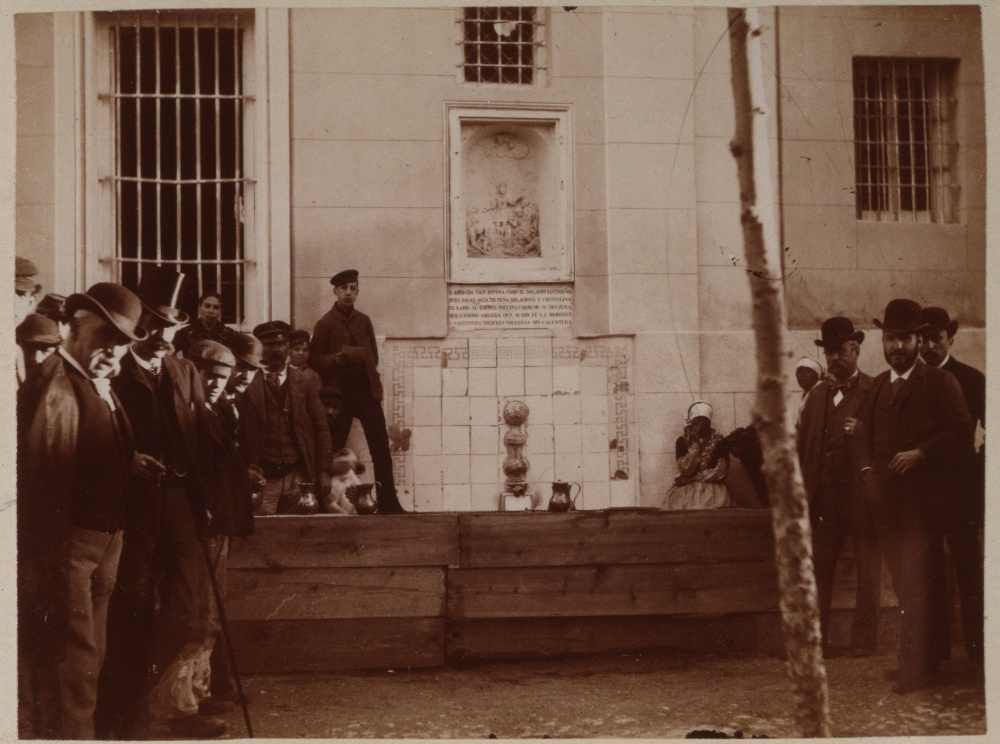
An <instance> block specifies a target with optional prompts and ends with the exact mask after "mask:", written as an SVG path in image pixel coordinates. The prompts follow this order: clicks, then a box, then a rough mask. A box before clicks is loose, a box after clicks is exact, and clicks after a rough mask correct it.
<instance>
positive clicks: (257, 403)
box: [239, 367, 333, 483]
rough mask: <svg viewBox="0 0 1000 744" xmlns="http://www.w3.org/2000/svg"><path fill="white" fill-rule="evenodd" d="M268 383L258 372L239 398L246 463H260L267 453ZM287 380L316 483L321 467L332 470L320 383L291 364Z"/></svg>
mask: <svg viewBox="0 0 1000 744" xmlns="http://www.w3.org/2000/svg"><path fill="white" fill-rule="evenodd" d="M266 384H267V383H266V382H265V381H264V375H263V373H260V374H257V375H255V376H254V378H253V382H251V383H250V386H249V387H248V388H247V389H246V391H245V392H244V393H243V395H242V397H241V398H240V399H239V403H240V405H239V410H240V453H241V454H242V455H243V459H244V460H245V461H246V463H247V465H260V458H261V456H262V455H263V454H264V439H265V435H266V434H267V402H266V399H265V395H266V394H267V391H266V390H265V389H264V385H266ZM286 384H287V385H288V390H287V393H286V394H287V396H288V403H289V406H290V410H291V414H292V430H293V431H294V432H295V441H296V443H297V444H298V445H299V449H300V450H301V451H302V456H303V458H304V459H305V461H306V469H307V470H308V471H309V477H310V478H311V479H312V481H313V482H314V483H316V482H318V480H317V478H318V476H319V471H320V470H330V468H331V467H332V465H333V449H332V445H331V441H330V427H329V425H328V424H327V420H326V409H325V408H323V403H322V402H321V401H320V399H319V383H318V382H317V381H316V379H315V378H313V377H307V376H305V375H303V374H302V373H301V372H299V371H298V370H297V369H295V368H294V367H289V368H288V377H287V378H286Z"/></svg>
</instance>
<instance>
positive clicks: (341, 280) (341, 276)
mask: <svg viewBox="0 0 1000 744" xmlns="http://www.w3.org/2000/svg"><path fill="white" fill-rule="evenodd" d="M357 280H358V272H357V270H356V269H345V270H344V271H340V272H338V273H336V274H334V275H333V277H332V278H331V279H330V284H332V285H333V286H335V287H339V286H340V285H341V284H350V283H351V282H356V281H357Z"/></svg>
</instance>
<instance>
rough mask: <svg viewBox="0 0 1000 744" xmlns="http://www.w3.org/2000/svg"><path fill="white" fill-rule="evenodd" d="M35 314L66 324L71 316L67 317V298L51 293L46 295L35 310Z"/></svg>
mask: <svg viewBox="0 0 1000 744" xmlns="http://www.w3.org/2000/svg"><path fill="white" fill-rule="evenodd" d="M35 312H36V313H38V314H39V315H44V316H45V317H46V318H51V319H52V320H54V321H56V322H57V323H66V322H68V321H69V316H68V315H66V298H65V297H63V296H62V295H60V294H52V293H49V294H47V295H45V296H44V297H43V298H42V299H41V301H40V302H39V303H38V307H36V308H35Z"/></svg>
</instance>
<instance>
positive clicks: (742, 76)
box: [728, 8, 830, 737]
mask: <svg viewBox="0 0 1000 744" xmlns="http://www.w3.org/2000/svg"><path fill="white" fill-rule="evenodd" d="M728 15H729V40H730V56H731V61H732V73H733V98H734V100H735V103H736V135H735V137H734V138H733V141H732V145H731V147H732V151H733V156H734V157H735V158H736V163H737V170H738V174H739V183H740V209H741V213H740V220H741V222H742V224H743V243H744V251H745V253H746V259H747V276H748V277H749V280H750V287H751V290H752V293H753V328H754V336H755V338H756V344H757V372H758V378H757V379H758V383H757V401H756V405H755V407H754V425H755V426H756V427H757V429H758V431H759V433H760V440H761V449H762V451H763V454H764V467H763V471H764V475H765V477H766V478H767V484H768V488H769V490H770V494H771V508H772V520H771V522H772V526H773V529H774V542H775V558H776V563H777V567H778V582H779V587H780V592H781V600H780V605H781V616H782V622H783V626H784V631H785V650H786V656H787V659H788V668H789V673H790V674H791V677H792V682H793V683H794V685H795V702H796V710H795V716H796V720H797V722H798V727H799V732H800V736H803V737H814V736H830V711H829V702H828V697H827V685H826V668H825V666H824V665H823V654H822V645H821V643H820V629H819V611H818V609H817V603H816V580H815V575H814V573H813V562H812V545H811V542H812V538H811V532H810V528H809V512H808V505H807V501H806V495H805V489H804V487H803V484H802V474H801V472H800V471H799V464H798V457H797V453H796V449H795V440H794V436H793V434H794V422H793V420H792V413H791V412H790V411H789V410H788V405H787V402H786V398H785V374H784V371H783V360H784V357H785V351H784V343H783V334H784V328H785V325H786V315H785V298H784V285H783V283H782V276H781V250H780V246H779V245H778V238H777V229H776V217H775V213H774V202H775V199H774V189H773V187H772V184H771V173H770V165H771V159H770V152H769V147H768V142H767V118H766V105H765V96H764V90H765V89H764V75H763V71H762V62H761V59H762V58H761V49H760V34H761V28H760V21H759V18H758V15H757V10H756V8H748V9H739V8H730V9H729V13H728Z"/></svg>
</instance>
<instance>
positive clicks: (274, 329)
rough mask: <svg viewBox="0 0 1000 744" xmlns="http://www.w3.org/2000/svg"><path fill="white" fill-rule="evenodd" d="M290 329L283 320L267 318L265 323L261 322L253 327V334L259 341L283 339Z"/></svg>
mask: <svg viewBox="0 0 1000 744" xmlns="http://www.w3.org/2000/svg"><path fill="white" fill-rule="evenodd" d="M291 330H292V327H291V326H290V325H288V323H286V322H285V321H283V320H269V321H267V322H266V323H261V324H260V325H258V326H257V327H255V328H254V329H253V335H254V336H256V337H257V338H259V339H260V340H261V341H263V340H264V339H269V340H274V341H285V340H287V339H288V334H289V333H290V332H291Z"/></svg>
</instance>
